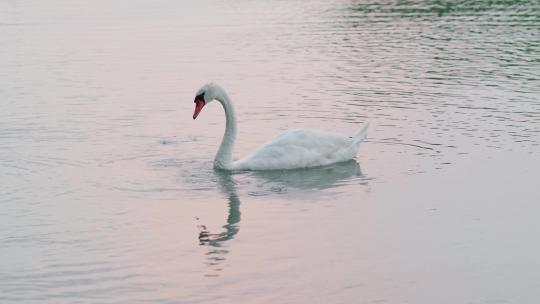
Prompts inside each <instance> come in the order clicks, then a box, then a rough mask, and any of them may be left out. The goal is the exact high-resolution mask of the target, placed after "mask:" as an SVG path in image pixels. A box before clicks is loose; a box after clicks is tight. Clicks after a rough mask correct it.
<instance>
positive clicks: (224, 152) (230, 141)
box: [214, 89, 236, 169]
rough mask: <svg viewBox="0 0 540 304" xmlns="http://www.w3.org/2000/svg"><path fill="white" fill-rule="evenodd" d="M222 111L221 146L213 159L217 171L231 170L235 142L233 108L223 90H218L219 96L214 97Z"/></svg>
mask: <svg viewBox="0 0 540 304" xmlns="http://www.w3.org/2000/svg"><path fill="white" fill-rule="evenodd" d="M216 100H218V101H219V102H220V103H221V105H223V109H224V110H225V119H226V123H225V134H223V139H222V140H221V145H220V146H219V150H218V152H217V154H216V158H215V159H214V168H218V169H232V165H233V157H232V152H233V147H234V141H235V140H236V114H235V112H234V107H233V105H232V102H231V100H230V99H229V96H228V95H227V93H226V92H225V91H224V90H223V89H220V90H219V94H218V96H217V97H216Z"/></svg>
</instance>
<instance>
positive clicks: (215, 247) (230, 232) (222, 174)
mask: <svg viewBox="0 0 540 304" xmlns="http://www.w3.org/2000/svg"><path fill="white" fill-rule="evenodd" d="M214 174H215V175H216V176H217V178H218V183H219V186H220V188H221V191H222V192H223V193H225V194H226V195H227V196H228V201H229V202H228V205H229V211H228V216H227V223H226V224H225V225H223V226H222V227H223V228H224V229H225V231H223V232H221V233H210V232H209V231H208V230H207V229H206V226H205V225H200V226H199V228H200V229H201V231H200V233H199V242H200V244H201V245H208V246H210V251H208V253H207V255H208V258H207V259H208V265H209V266H212V267H216V268H215V269H214V270H216V271H220V270H221V268H219V267H218V266H219V264H220V263H221V262H222V261H223V260H225V255H226V254H227V253H228V252H229V251H228V250H226V249H223V248H221V247H222V246H223V245H224V243H225V242H226V241H228V240H231V239H233V238H234V236H235V235H236V234H237V233H238V231H239V227H238V223H239V222H240V215H241V213H240V199H238V194H237V193H236V186H235V183H234V180H233V179H232V178H231V174H230V172H226V171H214ZM207 276H217V274H209V275H207Z"/></svg>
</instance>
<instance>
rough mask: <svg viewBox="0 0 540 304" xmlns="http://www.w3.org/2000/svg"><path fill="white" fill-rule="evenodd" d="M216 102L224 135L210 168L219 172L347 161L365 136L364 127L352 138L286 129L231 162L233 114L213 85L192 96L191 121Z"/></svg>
mask: <svg viewBox="0 0 540 304" xmlns="http://www.w3.org/2000/svg"><path fill="white" fill-rule="evenodd" d="M214 100H217V101H219V102H220V103H221V105H222V106H223V109H224V110H225V117H226V123H225V134H224V135H223V139H222V140H221V145H220V146H219V150H218V152H217V154H216V157H215V159H214V168H215V169H223V170H231V171H232V170H238V171H241V170H283V169H298V168H309V167H319V166H324V165H329V164H333V163H338V162H343V161H347V160H350V159H352V158H354V157H355V156H356V154H357V153H358V148H359V146H360V143H361V142H362V141H363V140H364V138H365V137H366V134H367V128H368V126H369V124H366V125H364V126H363V127H362V128H361V129H360V131H358V132H357V133H356V135H354V136H353V137H348V136H345V135H343V134H338V133H330V132H324V131H317V130H308V129H291V130H287V131H285V132H283V133H281V134H279V135H277V136H275V137H274V138H272V139H271V140H269V141H268V142H266V143H264V144H263V145H261V146H260V147H259V148H257V149H256V150H255V151H254V152H253V153H251V154H249V155H248V156H246V157H245V158H242V159H239V160H236V161H235V160H233V157H232V152H233V147H234V142H235V140H236V115H235V112H234V107H233V104H232V102H231V100H230V98H229V96H228V95H227V93H226V92H225V90H224V89H223V88H222V87H220V86H219V85H217V84H215V83H207V84H205V85H204V86H202V87H201V88H200V89H199V90H198V91H197V93H196V96H195V101H194V102H195V111H194V112H193V119H196V118H197V116H199V113H200V112H201V110H202V109H203V107H204V106H206V105H207V104H209V103H210V102H212V101H214Z"/></svg>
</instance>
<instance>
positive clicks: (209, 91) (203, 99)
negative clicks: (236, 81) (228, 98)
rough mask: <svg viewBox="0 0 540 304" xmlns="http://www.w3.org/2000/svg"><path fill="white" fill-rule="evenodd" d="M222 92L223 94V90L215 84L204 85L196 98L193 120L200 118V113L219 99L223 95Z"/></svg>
mask: <svg viewBox="0 0 540 304" xmlns="http://www.w3.org/2000/svg"><path fill="white" fill-rule="evenodd" d="M221 92H223V89H221V88H220V87H219V86H218V85H217V84H215V83H207V84H205V85H203V86H202V88H200V89H199V90H198V91H197V94H196V96H195V101H194V102H195V112H193V119H195V118H197V116H199V113H200V112H201V110H202V108H203V107H204V106H205V105H207V104H208V103H210V102H212V101H214V100H215V99H219V97H221V94H222V93H221Z"/></svg>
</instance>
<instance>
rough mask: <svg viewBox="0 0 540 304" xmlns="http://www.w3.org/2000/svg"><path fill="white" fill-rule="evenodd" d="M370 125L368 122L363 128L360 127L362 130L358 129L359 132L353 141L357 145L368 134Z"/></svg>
mask: <svg viewBox="0 0 540 304" xmlns="http://www.w3.org/2000/svg"><path fill="white" fill-rule="evenodd" d="M368 127H369V122H368V123H366V124H365V125H364V126H363V127H362V129H360V131H358V133H356V135H354V137H353V139H352V141H353V144H355V145H359V144H360V143H361V142H362V141H363V140H364V139H365V138H366V136H367V129H368Z"/></svg>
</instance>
